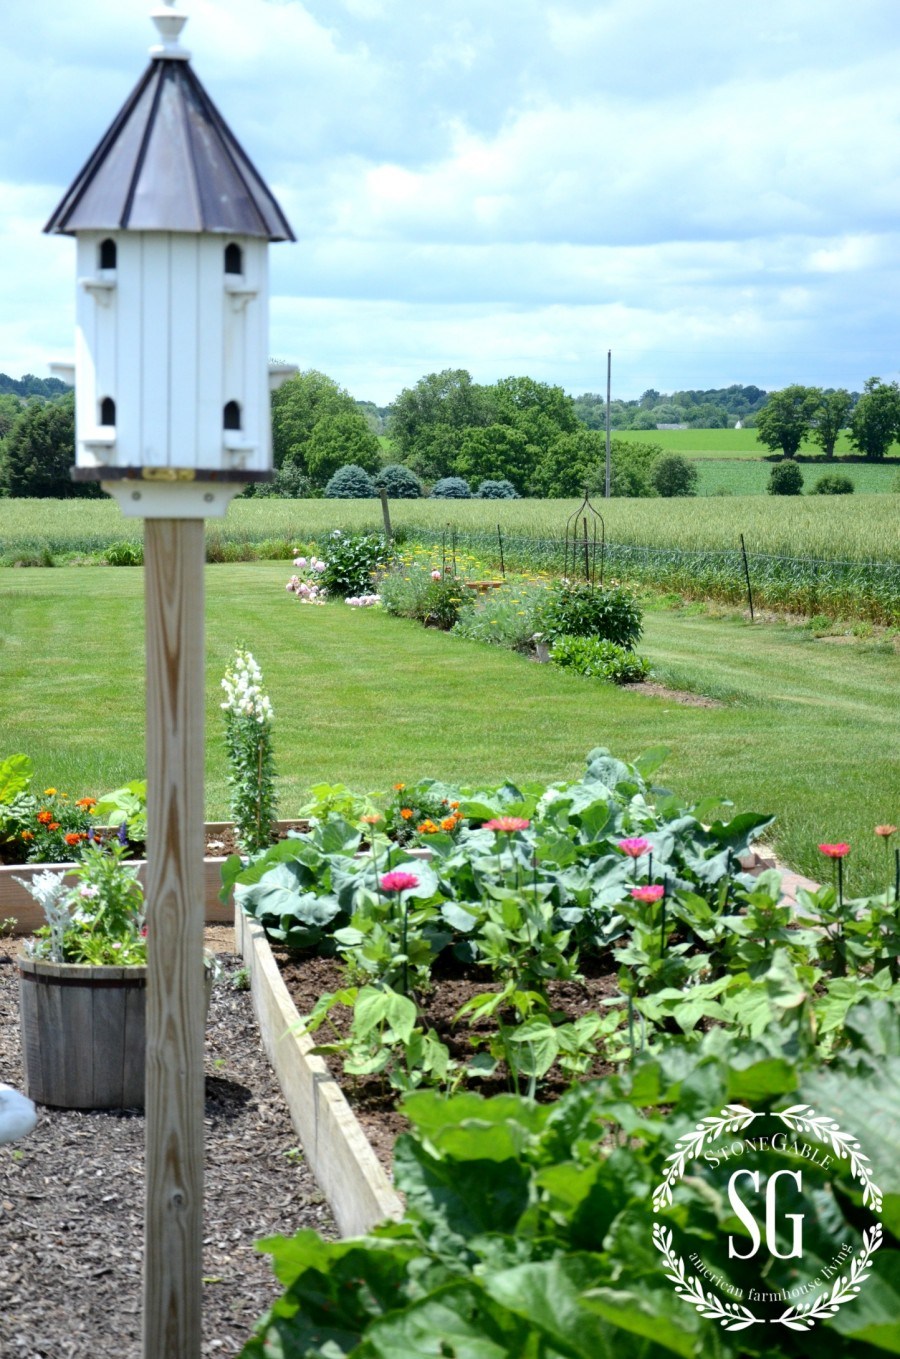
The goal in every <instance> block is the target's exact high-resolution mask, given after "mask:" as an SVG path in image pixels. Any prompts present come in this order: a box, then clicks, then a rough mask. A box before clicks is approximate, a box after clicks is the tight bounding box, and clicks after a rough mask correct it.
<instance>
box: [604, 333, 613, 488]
mask: <svg viewBox="0 0 900 1359" xmlns="http://www.w3.org/2000/svg"><path fill="white" fill-rule="evenodd" d="M611 390H612V350H611V349H607V351H606V484H605V488H604V491H603V494H604V496H605V498H606V499H607V500H609V497H610V480H611V473H612V462H611V455H610V446H609V397H610V392H611Z"/></svg>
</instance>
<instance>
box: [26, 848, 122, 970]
mask: <svg viewBox="0 0 900 1359" xmlns="http://www.w3.org/2000/svg"><path fill="white" fill-rule="evenodd" d="M125 854H126V850H125V849H124V848H123V847H122V846H121V845H112V846H110V847H107V846H100V845H93V844H89V845H87V846H86V847H85V849H84V851H83V853H82V857H81V860H80V861H79V863H78V864H77V865H76V866H75V868H73V869H72V870H71V874H70V876H72V877H74V878H75V885H74V886H67V884H66V875H65V874H63V873H51V872H50V870H49V869H46V870H45V871H44V872H43V873H39V874H37V875H36V876H35V877H34V878H33V879H32V880H31V881H30V882H26V881H25V880H24V879H20V881H21V882H22V885H23V886H24V887H26V888H27V889H28V891H29V892H30V893H31V895H32V896H33V897H34V898H35V900H36V901H37V902H38V903H39V905H40V906H41V909H42V910H43V912H44V915H45V917H46V920H47V924H46V926H43V927H42V928H41V929H39V930H38V931H36V936H35V937H36V942H35V943H34V944H33V945H31V953H32V956H33V957H35V958H48V959H50V961H52V962H55V963H91V964H95V965H97V964H100V965H107V966H108V965H115V966H123V967H124V966H127V965H129V964H133V963H144V962H146V959H147V946H146V939H145V937H144V936H145V931H144V892H143V888H142V887H141V884H140V882H139V880H138V875H137V868H136V867H134V866H133V865H131V864H126V863H124V862H123V860H124V858H125Z"/></svg>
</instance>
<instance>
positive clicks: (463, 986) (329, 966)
mask: <svg viewBox="0 0 900 1359" xmlns="http://www.w3.org/2000/svg"><path fill="white" fill-rule="evenodd" d="M273 954H274V957H275V961H276V962H277V964H278V968H279V971H280V972H281V976H282V978H283V980H284V983H285V985H286V986H287V989H288V991H289V993H290V995H291V999H292V1000H293V1002H294V1004H295V1005H296V1007H297V1011H298V1013H299V1014H300V1015H308V1014H309V1013H310V1011H311V1010H312V1009H313V1007H314V1006H315V1004H316V1002H317V1001H318V1000H319V998H320V996H322V995H324V994H325V993H326V992H334V991H339V990H341V989H342V988H343V987H346V986H348V985H349V984H350V983H349V982H348V979H347V971H346V968H345V967H344V966H343V965H342V964H341V963H340V962H338V961H337V960H336V959H334V958H320V957H316V956H314V955H307V954H298V953H291V952H289V951H287V950H278V949H277V948H276V949H273ZM582 972H583V978H582V980H581V981H577V982H576V981H550V982H548V983H547V992H548V996H549V999H550V1004H551V1006H552V1008H553V1010H554V1011H555V1012H556V1014H557V1017H558V1019H559V1020H560V1021H562V1020H563V1019H565V1020H575V1019H578V1017H579V1016H580V1015H582V1014H587V1013H589V1012H591V1011H596V1010H600V1012H601V1013H603V1012H604V1010H605V1006H604V1004H603V1002H604V1000H606V999H607V998H608V997H611V996H615V995H618V994H619V985H618V976H617V972H616V971H613V972H610V971H609V965H608V964H605V965H604V964H593V965H592V961H591V960H589V959H586V960H585V962H584V965H583V967H582ZM432 983H433V984H432V985H431V986H430V987H429V989H428V990H425V991H417V992H416V993H415V999H416V1001H417V1002H418V1005H419V1009H420V1013H421V1015H422V1018H421V1020H420V1022H421V1024H422V1026H423V1027H424V1028H425V1029H426V1030H427V1029H434V1031H435V1033H436V1034H437V1036H438V1037H439V1038H440V1040H441V1042H442V1043H445V1044H446V1045H447V1047H448V1048H449V1050H450V1055H451V1057H453V1058H454V1059H456V1060H457V1061H459V1062H460V1063H464V1062H466V1061H468V1060H470V1059H471V1057H472V1056H473V1054H474V1052H475V1051H476V1047H475V1046H474V1045H473V1043H472V1038H473V1037H474V1036H477V1035H478V1034H479V1033H481V1034H485V1033H487V1032H489V1031H490V1030H491V1029H492V1028H496V1024H495V1022H494V1021H493V1020H485V1021H481V1022H480V1023H477V1024H475V1025H471V1026H470V1025H469V1024H467V1023H461V1024H455V1023H454V1018H455V1016H456V1014H457V1012H458V1010H459V1008H460V1006H461V1005H463V1004H464V1003H465V1002H466V1001H467V1000H469V999H470V998H471V997H472V996H476V995H481V994H483V993H484V992H485V991H489V990H497V989H498V986H499V985H500V984H501V983H498V982H495V981H492V980H491V978H490V976H489V974H488V973H487V972H486V971H485V970H484V969H482V968H478V967H465V966H463V965H462V964H457V963H455V961H454V960H453V959H448V958H444V957H441V958H439V959H438V960H437V961H436V963H435V964H434V967H433V969H432ZM359 984H360V985H362V983H359ZM350 1020H351V1011H350V1009H349V1008H348V1007H347V1006H343V1005H340V1006H335V1007H334V1009H332V1010H331V1012H330V1014H329V1017H328V1019H327V1020H326V1021H325V1023H324V1024H323V1025H322V1027H321V1028H319V1029H318V1030H317V1032H316V1034H315V1035H314V1037H315V1039H316V1041H317V1042H320V1043H330V1042H334V1041H335V1039H336V1038H337V1037H341V1038H344V1037H346V1035H347V1033H348V1032H349V1029H350ZM325 1060H326V1062H327V1063H328V1065H329V1069H330V1070H331V1071H332V1074H333V1075H334V1076H335V1078H336V1079H337V1080H338V1081H339V1082H340V1084H341V1088H342V1090H343V1092H344V1094H345V1095H346V1097H347V1100H348V1102H349V1103H350V1105H351V1107H352V1109H353V1112H354V1113H355V1114H356V1117H357V1119H358V1121H359V1123H360V1125H361V1126H362V1129H363V1131H364V1133H365V1134H366V1137H367V1138H368V1140H369V1142H370V1143H371V1145H372V1148H373V1150H374V1152H375V1154H376V1156H377V1157H378V1159H379V1161H380V1162H381V1164H382V1165H383V1166H384V1169H385V1170H386V1171H387V1172H388V1174H389V1175H390V1173H391V1168H392V1159H393V1145H394V1138H395V1137H396V1136H397V1135H398V1133H401V1132H403V1131H405V1129H406V1128H407V1126H408V1124H407V1121H406V1119H405V1118H404V1117H403V1115H402V1113H399V1112H398V1111H397V1109H396V1107H395V1106H396V1103H397V1100H398V1094H397V1091H396V1090H394V1089H392V1088H391V1086H390V1085H389V1084H388V1083H387V1082H386V1081H384V1080H382V1078H381V1077H378V1076H367V1077H362V1078H358V1079H356V1080H353V1079H351V1078H350V1077H345V1076H344V1075H343V1072H342V1067H341V1060H340V1057H339V1056H334V1055H332V1054H329V1055H327V1056H326V1058H325ZM612 1071H613V1068H612V1067H611V1066H609V1065H608V1064H607V1063H604V1062H602V1061H600V1060H597V1061H595V1062H594V1064H593V1066H592V1067H591V1069H590V1071H588V1072H587V1073H586V1078H588V1077H591V1078H593V1077H598V1076H606V1075H609V1074H610V1073H611V1072H612ZM568 1087H569V1082H568V1081H566V1080H564V1079H562V1078H555V1077H554V1073H553V1072H552V1071H551V1073H550V1074H549V1075H548V1076H547V1077H546V1078H545V1079H544V1080H543V1081H542V1082H541V1083H540V1087H539V1089H538V1094H537V1097H538V1099H539V1100H547V1101H549V1100H553V1099H557V1098H558V1097H559V1096H560V1095H561V1094H562V1093H563V1091H565V1090H567V1089H568ZM468 1088H469V1089H473V1090H477V1091H479V1092H480V1093H482V1094H484V1095H497V1094H502V1093H504V1092H506V1091H508V1090H509V1088H510V1087H509V1083H508V1080H507V1078H506V1073H505V1068H503V1067H501V1068H500V1069H499V1071H498V1075H497V1077H495V1078H492V1079H491V1080H482V1081H478V1082H473V1083H472V1084H471V1085H470V1086H469V1087H468Z"/></svg>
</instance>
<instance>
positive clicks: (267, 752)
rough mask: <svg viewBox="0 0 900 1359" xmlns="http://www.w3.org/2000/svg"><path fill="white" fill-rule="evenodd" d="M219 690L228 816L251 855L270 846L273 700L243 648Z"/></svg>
mask: <svg viewBox="0 0 900 1359" xmlns="http://www.w3.org/2000/svg"><path fill="white" fill-rule="evenodd" d="M222 688H223V689H224V691H225V702H224V703H223V704H222V705H221V706H222V711H223V713H224V717H225V751H226V754H227V756H228V766H229V769H228V787H229V793H230V800H231V814H232V818H233V820H234V827H235V834H236V836H237V840H238V844H239V845H240V846H241V848H242V849H243V850H244V852H245V853H247V854H255V853H257V852H258V851H259V850H262V849H265V848H266V847H267V846H268V845H269V844H271V841H272V826H273V824H274V822H275V820H276V817H277V808H278V801H277V797H276V793H275V771H274V761H273V756H272V721H273V711H272V704H271V701H270V699H269V697H268V695H267V694H266V692H265V690H264V688H263V677H262V671H261V670H260V668H259V666H258V665H257V663H256V660H255V659H254V657H253V655H252V654H251V653H250V652H249V651H247V650H245V649H244V648H242V647H238V649H237V651H236V652H235V655H234V660H233V661H232V663H231V665H230V666H229V668H228V669H227V670H226V672H225V675H224V678H223V679H222Z"/></svg>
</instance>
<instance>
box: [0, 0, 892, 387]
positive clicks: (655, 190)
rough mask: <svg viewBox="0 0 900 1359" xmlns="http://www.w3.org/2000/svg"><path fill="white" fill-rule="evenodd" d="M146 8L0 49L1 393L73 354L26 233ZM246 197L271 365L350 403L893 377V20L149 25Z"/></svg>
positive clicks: (319, 19) (605, 12)
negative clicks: (178, 34) (215, 130)
mask: <svg viewBox="0 0 900 1359" xmlns="http://www.w3.org/2000/svg"><path fill="white" fill-rule="evenodd" d="M151 7H152V6H151V3H149V2H148V0H77V3H76V0H39V3H37V4H34V5H30V6H27V7H26V6H24V5H10V6H8V7H6V9H5V12H4V16H3V24H2V26H0V70H2V71H3V77H4V78H3V82H2V88H0V249H2V252H3V258H4V260H5V263H6V267H5V269H4V270H3V271H2V276H0V371H4V372H7V373H10V374H12V375H13V376H18V375H19V374H20V373H22V372H25V371H32V372H36V373H38V374H41V375H46V373H47V365H48V364H49V363H50V362H51V361H52V360H55V359H65V358H68V357H70V356H71V354H72V352H73V326H74V319H73V318H74V291H75V261H74V245H73V243H72V242H71V241H70V240H69V239H68V238H51V237H46V236H44V235H42V233H41V227H42V225H43V222H44V221H45V220H46V218H47V216H48V215H49V213H50V212H51V210H52V209H53V207H54V206H55V204H56V201H57V200H58V198H59V197H60V195H61V194H62V192H63V190H64V189H65V188H66V187H67V185H68V184H69V182H70V181H71V180H72V179H73V178H74V176H75V174H76V172H77V171H78V169H79V168H80V166H81V164H82V163H83V162H84V160H85V159H86V158H87V156H88V154H89V153H90V152H91V151H92V150H93V148H94V146H95V144H96V143H97V141H98V140H99V138H100V136H101V135H102V133H103V132H104V131H105V129H106V127H107V126H108V124H109V122H110V121H111V120H112V118H113V116H114V115H115V114H116V112H117V111H118V109H119V107H120V106H121V104H122V103H123V102H124V100H125V98H126V96H127V95H128V93H129V91H130V90H131V88H132V86H133V85H134V84H135V83H136V81H137V79H138V78H139V76H140V74H141V72H142V71H143V69H144V66H145V64H146V62H147V60H148V57H147V48H148V47H149V45H150V44H151V43H152V42H153V41H155V32H154V30H153V28H152V25H151V24H150V22H149V19H148V14H149V10H150V8H151ZM179 8H181V9H183V10H184V11H185V12H187V13H188V14H189V16H190V22H189V23H188V25H187V28H186V29H185V32H184V35H183V39H182V40H183V42H184V44H185V45H186V46H187V47H188V48H189V49H190V50H191V51H192V53H193V57H194V67H195V69H196V71H197V73H198V75H199V76H200V78H201V80H203V82H204V84H205V85H206V87H207V89H208V90H209V92H210V94H211V95H212V97H213V99H214V100H215V101H216V103H217V104H218V105H219V107H220V109H221V110H222V112H223V113H224V114H225V117H226V118H227V120H228V122H229V123H230V125H231V127H232V129H233V130H234V132H235V133H236V135H237V136H238V138H239V140H240V141H241V142H242V143H243V144H244V146H245V148H246V149H247V151H248V152H249V153H250V155H251V156H252V158H253V159H254V161H255V162H256V164H257V166H258V168H259V169H260V170H261V171H262V173H263V175H264V176H265V178H266V179H267V180H268V182H269V184H270V185H271V186H272V188H273V189H274V190H275V192H276V194H277V196H278V197H279V199H280V201H281V203H282V206H283V207H284V209H285V211H286V213H287V215H288V218H289V219H290V221H291V223H292V225H293V228H294V231H295V233H296V235H297V238H298V240H297V244H295V245H276V246H273V247H272V250H271V262H272V304H271V353H272V355H273V356H274V357H277V358H280V359H284V360H288V361H290V362H294V363H298V364H300V366H301V367H304V368H307V367H315V368H320V369H322V370H323V371H324V372H326V373H328V374H329V375H331V376H332V377H334V378H336V379H337V380H338V381H339V382H341V383H342V384H343V385H344V386H346V387H347V388H348V389H349V390H350V391H351V392H352V393H353V394H354V395H355V396H357V397H360V398H362V399H370V400H374V401H376V402H378V403H379V404H383V403H387V402H389V401H390V400H391V399H392V398H393V397H394V396H395V395H396V394H397V392H398V391H400V390H401V388H403V387H405V386H410V385H412V384H413V383H414V382H415V381H416V380H417V379H418V378H419V377H420V376H422V374H423V373H427V372H431V371H436V370H440V369H442V368H447V367H463V368H468V369H469V371H470V372H471V373H472V374H473V376H474V377H475V378H476V379H477V380H479V381H484V382H490V381H494V380H495V379H497V378H499V377H503V376H507V375H509V374H522V373H527V374H530V375H531V376H533V377H536V378H539V379H541V380H543V381H547V382H556V383H559V384H561V385H562V386H563V387H565V388H566V389H567V390H568V391H571V392H575V393H577V392H582V391H585V390H594V391H600V390H602V389H604V388H605V380H606V351H607V349H609V348H611V349H612V351H613V392H614V395H616V396H619V397H633V396H639V395H640V393H641V392H642V391H643V390H644V389H645V388H647V387H650V386H653V387H656V388H658V389H660V390H662V391H671V390H673V389H676V388H680V387H718V386H724V385H727V384H729V383H731V382H744V383H751V382H752V383H756V384H758V385H759V386H762V387H767V388H769V389H771V388H775V387H780V386H784V385H785V384H787V383H789V382H805V383H811V384H817V385H822V386H850V387H856V388H859V387H861V386H862V383H863V381H864V380H865V379H866V378H867V377H869V376H871V375H873V374H875V375H878V376H880V377H883V378H885V379H892V378H895V377H897V376H898V372H900V337H898V302H900V126H898V125H900V80H898V79H897V72H898V71H900V7H898V4H897V0H854V3H853V5H847V4H846V3H843V2H842V3H837V2H836V0H750V3H740V4H739V3H736V0H731V3H728V2H727V0H726V3H724V4H723V3H722V0H691V3H690V4H687V5H684V4H681V5H676V4H673V3H671V0H541V2H540V3H538V0H441V3H440V4H438V3H432V2H431V0H179Z"/></svg>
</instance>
